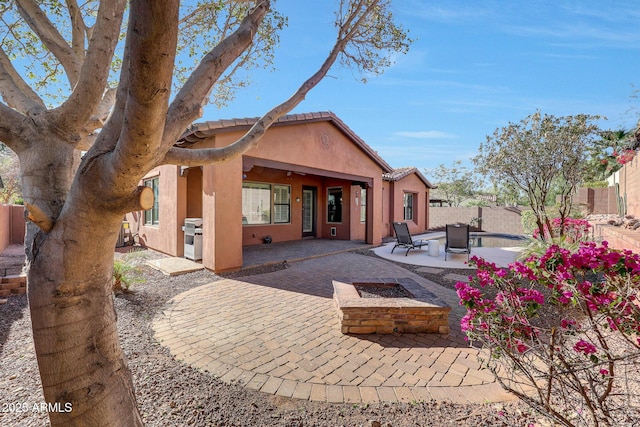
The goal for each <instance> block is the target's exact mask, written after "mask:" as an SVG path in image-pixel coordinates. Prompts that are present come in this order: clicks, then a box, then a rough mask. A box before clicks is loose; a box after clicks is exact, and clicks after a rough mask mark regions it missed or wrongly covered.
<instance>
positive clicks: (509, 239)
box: [438, 233, 527, 248]
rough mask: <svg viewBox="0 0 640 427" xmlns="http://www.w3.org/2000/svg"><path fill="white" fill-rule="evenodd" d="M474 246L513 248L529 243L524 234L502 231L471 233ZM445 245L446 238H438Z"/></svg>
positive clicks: (472, 245)
mask: <svg viewBox="0 0 640 427" xmlns="http://www.w3.org/2000/svg"><path fill="white" fill-rule="evenodd" d="M470 237H471V247H472V248H511V247H523V246H525V245H526V243H527V239H526V238H525V237H524V236H519V235H517V234H500V233H470ZM438 240H439V241H440V245H442V247H444V243H445V240H446V238H445V237H441V238H440V239H438Z"/></svg>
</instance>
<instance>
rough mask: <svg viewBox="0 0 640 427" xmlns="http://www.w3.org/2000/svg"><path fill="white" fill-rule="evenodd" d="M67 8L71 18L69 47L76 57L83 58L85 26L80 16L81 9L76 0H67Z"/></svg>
mask: <svg viewBox="0 0 640 427" xmlns="http://www.w3.org/2000/svg"><path fill="white" fill-rule="evenodd" d="M67 9H68V11H69V18H70V19H71V48H72V49H73V52H74V54H75V56H76V57H77V58H84V54H85V51H84V48H85V45H84V44H85V39H86V33H87V26H86V25H85V23H84V19H83V18H82V10H81V9H80V7H78V2H77V1H76V0H67Z"/></svg>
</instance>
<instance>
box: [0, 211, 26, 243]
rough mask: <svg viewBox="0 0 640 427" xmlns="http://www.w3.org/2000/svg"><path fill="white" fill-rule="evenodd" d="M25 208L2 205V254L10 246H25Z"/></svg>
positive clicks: (0, 218)
mask: <svg viewBox="0 0 640 427" xmlns="http://www.w3.org/2000/svg"><path fill="white" fill-rule="evenodd" d="M24 231H25V218H24V206H22V205H0V252H2V251H3V250H5V248H6V247H7V246H9V245H15V244H20V245H21V244H24Z"/></svg>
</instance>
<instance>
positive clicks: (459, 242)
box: [444, 224, 471, 262]
mask: <svg viewBox="0 0 640 427" xmlns="http://www.w3.org/2000/svg"><path fill="white" fill-rule="evenodd" d="M446 233H447V240H446V242H445V244H444V260H445V261H446V260H447V253H451V254H467V262H469V256H470V254H471V240H470V239H469V224H447V226H446Z"/></svg>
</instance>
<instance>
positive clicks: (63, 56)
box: [16, 0, 82, 87]
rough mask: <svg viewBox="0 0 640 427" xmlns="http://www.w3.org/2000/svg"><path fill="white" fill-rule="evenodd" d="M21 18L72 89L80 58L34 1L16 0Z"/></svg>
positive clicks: (78, 71)
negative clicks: (44, 47)
mask: <svg viewBox="0 0 640 427" xmlns="http://www.w3.org/2000/svg"><path fill="white" fill-rule="evenodd" d="M16 4H17V5H18V10H19V12H20V15H21V16H22V18H23V19H24V20H25V21H26V22H27V24H28V25H29V27H30V28H31V30H33V32H34V33H36V34H37V35H38V37H39V38H40V40H41V41H42V43H44V45H45V46H46V47H47V49H49V50H50V51H51V53H53V55H54V56H55V57H56V58H57V59H58V61H60V64H62V66H63V67H64V69H65V72H66V74H67V78H68V79H69V84H70V85H71V87H73V86H74V85H75V84H76V82H77V81H78V77H79V76H80V68H81V66H82V57H77V56H76V55H75V53H74V52H73V50H72V49H71V48H70V47H69V45H68V44H67V42H66V41H65V39H64V38H63V37H62V36H61V35H60V33H59V32H58V30H57V29H56V27H55V26H54V25H53V24H52V23H51V21H49V18H47V15H45V14H44V12H42V10H41V9H40V7H39V6H38V3H37V2H35V1H34V0H16Z"/></svg>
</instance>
